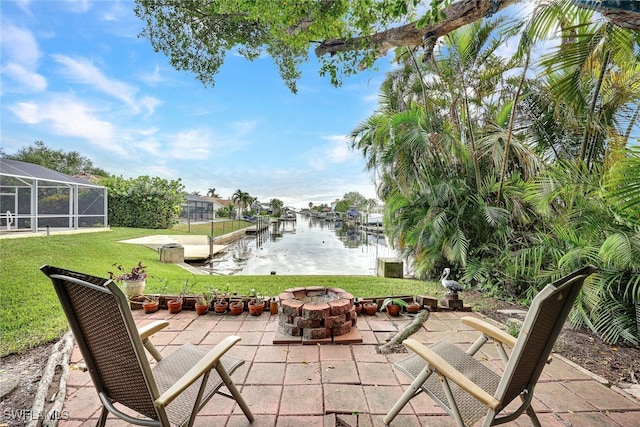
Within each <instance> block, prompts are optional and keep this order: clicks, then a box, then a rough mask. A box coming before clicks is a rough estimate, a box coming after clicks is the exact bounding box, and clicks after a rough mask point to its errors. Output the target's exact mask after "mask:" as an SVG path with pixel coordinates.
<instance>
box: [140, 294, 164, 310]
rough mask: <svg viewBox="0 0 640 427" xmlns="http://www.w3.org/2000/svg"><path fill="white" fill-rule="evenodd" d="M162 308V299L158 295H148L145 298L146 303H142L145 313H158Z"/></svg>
mask: <svg viewBox="0 0 640 427" xmlns="http://www.w3.org/2000/svg"><path fill="white" fill-rule="evenodd" d="M159 306H160V298H159V297H158V296H157V295H147V296H145V297H144V302H143V303H142V309H143V310H144V312H145V313H147V314H151V313H155V312H156V311H158V307H159Z"/></svg>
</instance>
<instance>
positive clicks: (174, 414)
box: [41, 265, 253, 426]
mask: <svg viewBox="0 0 640 427" xmlns="http://www.w3.org/2000/svg"><path fill="white" fill-rule="evenodd" d="M41 270H42V272H43V273H44V274H46V275H47V276H48V277H49V278H50V279H51V281H52V282H53V286H54V288H55V290H56V293H57V294H58V298H59V299H60V302H61V304H62V308H63V309H64V313H65V315H66V316H67V320H68V321H69V324H70V326H71V330H72V331H73V335H74V336H75V339H76V343H77V345H78V348H79V349H80V352H81V353H82V356H83V358H84V362H85V363H86V365H87V368H88V370H89V373H90V375H91V379H92V380H93V384H94V386H95V388H96V391H97V392H98V396H99V398H100V401H101V402H102V405H103V407H102V412H101V414H100V418H99V419H98V423H97V425H99V426H103V425H104V424H105V422H106V419H107V415H108V414H109V412H110V413H112V414H113V415H115V416H116V417H118V418H121V419H123V420H124V421H126V422H128V423H131V424H136V425H143V426H169V425H187V426H191V425H192V424H193V422H194V419H195V416H196V414H197V413H198V412H199V411H200V410H201V409H202V407H203V406H204V405H205V404H206V403H207V402H208V401H209V399H210V398H211V397H212V396H213V395H214V394H221V395H223V396H225V397H228V398H231V399H234V400H235V401H236V402H237V403H238V405H239V406H240V408H241V409H242V412H244V415H245V416H246V417H247V419H248V420H249V422H252V421H253V415H252V414H251V411H250V409H249V407H248V406H247V404H246V403H245V401H244V399H243V398H242V396H241V395H240V392H239V391H238V389H237V388H236V386H235V385H234V383H233V381H232V380H231V378H230V377H229V375H230V374H232V373H233V372H234V371H235V370H236V369H237V368H238V367H239V366H241V365H242V364H243V363H244V360H242V359H236V358H233V357H231V356H228V355H225V353H226V352H227V351H229V349H231V348H232V347H233V346H234V345H235V344H236V343H237V342H238V341H240V337H237V336H228V337H226V338H225V339H224V340H222V341H221V342H220V343H219V344H218V345H216V346H215V347H214V348H213V349H212V350H210V351H208V350H205V349H202V348H199V347H196V346H194V345H191V344H187V345H184V346H182V347H180V348H179V349H177V350H175V351H173V352H172V353H171V354H170V355H169V356H167V357H164V358H163V357H162V355H161V354H160V352H159V351H158V350H157V349H156V348H155V347H154V345H153V344H152V343H151V341H150V340H149V337H150V336H151V335H152V334H154V333H155V332H158V331H159V330H161V329H163V328H165V327H167V326H168V325H169V323H168V322H167V321H156V322H153V323H150V324H148V325H145V326H143V327H141V328H140V329H137V328H136V325H135V323H134V321H133V317H132V315H131V310H130V308H129V304H128V301H127V298H126V297H125V295H124V294H123V292H122V291H121V290H120V288H119V287H118V286H117V285H116V283H114V282H113V280H109V279H103V278H98V277H93V276H89V275H87V274H82V273H77V272H74V271H69V270H64V269H61V268H56V267H51V266H48V265H45V266H43V267H41ZM145 349H146V350H147V351H148V352H149V354H150V355H151V356H152V357H153V358H154V359H155V360H156V363H154V364H153V366H152V364H151V363H150V362H149V358H148V356H147V355H146V353H145ZM223 385H224V386H226V389H227V390H228V392H227V391H224V390H221V388H222V386H223ZM116 404H117V406H116ZM126 408H129V410H127V409H126ZM131 410H132V411H133V413H132V411H131ZM125 411H126V412H125Z"/></svg>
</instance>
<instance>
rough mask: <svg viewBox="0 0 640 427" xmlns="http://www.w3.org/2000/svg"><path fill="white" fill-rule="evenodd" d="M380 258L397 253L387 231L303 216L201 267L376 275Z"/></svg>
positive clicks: (244, 271)
mask: <svg viewBox="0 0 640 427" xmlns="http://www.w3.org/2000/svg"><path fill="white" fill-rule="evenodd" d="M378 257H384V258H388V257H396V251H395V250H393V249H392V248H390V247H389V245H388V244H387V242H386V238H385V236H384V234H368V233H366V232H364V231H362V230H360V229H359V228H358V227H357V226H355V225H347V224H345V223H342V222H334V221H325V220H324V219H317V218H311V217H307V216H302V215H298V216H297V220H296V221H282V222H279V223H277V224H271V225H270V227H269V229H268V230H265V231H264V232H263V233H261V234H260V235H258V236H253V237H247V238H245V239H243V240H240V241H238V242H236V243H235V244H233V245H231V246H229V248H228V250H227V251H226V252H224V253H221V254H218V255H217V256H216V257H214V258H213V259H212V260H211V261H209V262H208V263H207V264H206V265H204V266H201V268H203V269H205V270H206V271H207V272H209V273H210V274H219V275H236V274H238V275H239V274H243V275H268V274H280V275H375V274H376V259H377V258H378Z"/></svg>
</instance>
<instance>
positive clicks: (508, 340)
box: [460, 316, 517, 348]
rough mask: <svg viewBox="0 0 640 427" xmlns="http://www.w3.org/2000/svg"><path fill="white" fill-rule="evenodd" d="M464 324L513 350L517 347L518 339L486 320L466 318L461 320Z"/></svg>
mask: <svg viewBox="0 0 640 427" xmlns="http://www.w3.org/2000/svg"><path fill="white" fill-rule="evenodd" d="M460 320H461V321H462V323H464V324H465V325H467V326H471V327H472V328H474V329H476V330H477V331H479V332H482V333H483V334H485V335H487V336H489V337H491V338H493V339H494V340H496V341H500V342H501V343H503V344H506V345H508V346H509V347H511V348H513V347H514V346H515V345H516V341H517V338H515V337H513V336H511V335H509V334H508V333H506V332H505V331H503V330H502V329H500V328H498V327H496V326H493V325H492V324H490V323H489V322H485V321H484V320H481V319H478V318H477V317H471V316H465V317H463V318H462V319H460Z"/></svg>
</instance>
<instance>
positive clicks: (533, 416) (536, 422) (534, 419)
mask: <svg viewBox="0 0 640 427" xmlns="http://www.w3.org/2000/svg"><path fill="white" fill-rule="evenodd" d="M525 411H526V412H527V415H528V416H529V418H530V419H531V424H533V426H534V427H542V424H540V420H539V419H538V416H537V415H536V411H534V410H533V406H531V402H529V406H527V409H525Z"/></svg>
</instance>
